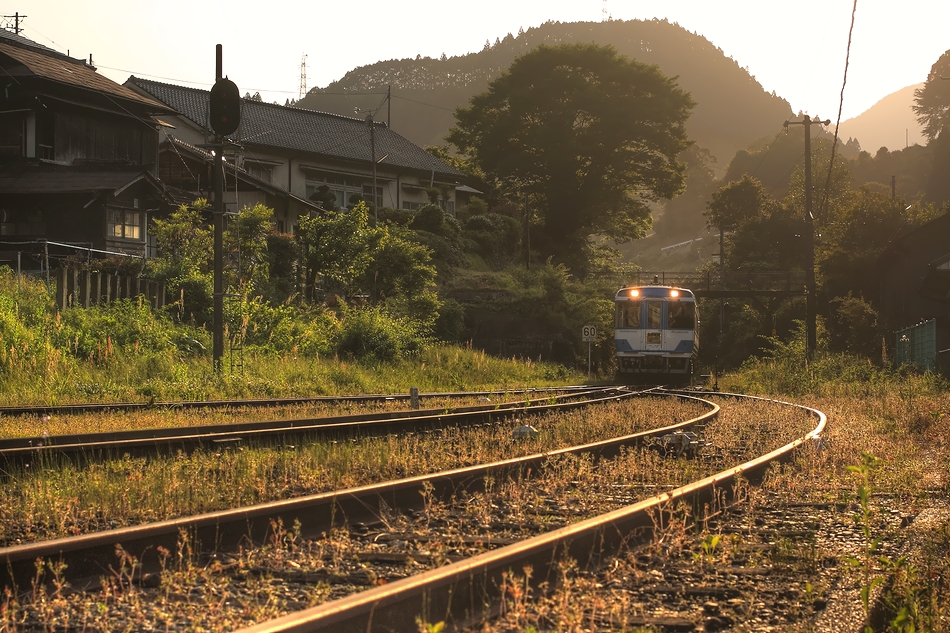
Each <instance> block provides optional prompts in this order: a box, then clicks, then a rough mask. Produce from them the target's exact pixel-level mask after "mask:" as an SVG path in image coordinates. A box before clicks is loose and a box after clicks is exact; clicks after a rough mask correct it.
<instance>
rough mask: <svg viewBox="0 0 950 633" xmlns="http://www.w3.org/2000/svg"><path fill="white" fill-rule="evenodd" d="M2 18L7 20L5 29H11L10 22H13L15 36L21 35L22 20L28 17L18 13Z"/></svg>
mask: <svg viewBox="0 0 950 633" xmlns="http://www.w3.org/2000/svg"><path fill="white" fill-rule="evenodd" d="M2 17H3V19H4V20H5V24H4V28H10V20H13V34H14V35H19V34H20V31H22V30H23V27H22V26H20V20H25V19H26V18H27V17H28V16H25V15H20V12H19V11H17V12H16V13H14V14H13V15H4V16H2Z"/></svg>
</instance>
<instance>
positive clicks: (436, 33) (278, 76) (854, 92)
mask: <svg viewBox="0 0 950 633" xmlns="http://www.w3.org/2000/svg"><path fill="white" fill-rule="evenodd" d="M852 7H853V0H826V1H825V2H817V3H816V2H809V3H785V2H781V3H780V2H777V1H775V0H720V1H719V2H714V1H712V0H606V1H605V0H544V1H541V0H480V1H479V2H464V3H463V2H454V1H452V0H448V1H446V0H401V2H394V1H392V0H389V1H387V2H382V1H380V0H355V1H349V2H346V1H344V2H341V1H333V0H322V1H320V2H301V1H299V0H298V1H290V0H270V1H269V2H249V1H247V0H231V1H230V2H220V1H218V0H198V1H197V2H195V1H188V2H186V1H183V0H165V1H164V2H159V3H145V2H128V1H127V0H96V1H92V0H29V1H28V2H24V3H15V2H8V1H7V0H0V10H2V15H13V14H14V13H15V12H19V13H20V14H21V15H22V14H25V15H26V18H25V19H24V20H23V22H22V24H21V26H22V27H23V31H22V33H21V34H22V35H24V36H26V37H28V38H30V39H33V40H35V41H37V42H39V43H41V44H44V45H46V46H50V47H51V48H55V49H57V50H60V51H62V52H68V53H69V54H70V55H72V56H73V57H77V58H85V59H88V58H89V55H90V54H92V56H93V62H94V64H95V65H96V66H97V67H98V69H99V71H100V72H101V73H102V74H104V75H106V76H108V77H109V78H111V79H113V80H115V81H118V82H120V83H121V82H124V81H125V80H126V79H127V78H128V76H129V75H130V74H135V75H138V76H142V77H147V78H152V79H158V80H160V81H167V82H169V83H179V84H183V85H193V86H197V87H202V86H204V87H209V86H210V85H211V83H212V82H213V81H214V51H215V44H222V45H223V49H224V73H225V74H226V75H228V76H229V77H230V78H231V79H232V80H234V81H235V82H236V83H237V85H238V87H239V89H240V90H241V92H242V94H243V93H244V92H251V93H252V94H253V93H254V92H258V91H259V92H260V93H261V95H262V96H263V97H264V98H265V100H267V101H277V102H279V103H284V101H285V100H286V99H288V98H296V97H297V96H298V91H299V86H300V67H301V57H302V56H303V55H304V54H306V55H307V66H306V77H307V86H308V88H312V87H315V86H319V87H324V86H326V85H327V84H328V83H330V82H332V81H334V80H336V79H339V78H341V77H342V76H343V75H345V74H346V73H347V72H348V71H349V70H352V69H353V68H356V67H358V66H362V65H367V64H372V63H375V62H377V61H380V60H386V59H400V58H405V57H415V56H416V55H422V56H423V57H425V56H430V57H439V56H441V55H442V54H443V53H445V54H446V55H448V56H449V57H451V56H454V55H464V54H466V53H469V52H475V51H479V50H481V49H482V47H483V46H484V44H485V40H490V41H491V42H494V41H495V38H496V37H501V38H504V37H505V35H506V34H508V33H512V34H517V32H518V29H519V28H524V29H525V30H527V29H528V28H529V27H532V26H539V25H541V24H543V23H544V22H547V21H549V20H551V21H559V22H577V21H588V22H599V21H601V20H603V19H604V17H605V9H606V14H607V15H608V16H609V17H612V18H613V19H623V20H631V19H652V18H654V17H656V18H661V19H662V18H666V19H668V20H669V21H670V22H677V23H679V24H680V26H683V27H684V28H686V29H688V30H690V31H695V32H697V33H699V34H700V35H703V36H705V37H706V38H707V39H708V40H710V41H711V42H712V43H713V44H715V45H716V46H718V47H719V48H721V49H722V50H723V52H724V53H725V54H726V55H727V56H730V57H732V58H733V59H735V60H736V61H737V62H738V63H739V65H740V66H743V67H747V68H748V70H749V72H750V73H751V74H752V75H753V76H755V78H756V79H757V80H758V81H759V83H761V84H762V86H763V87H764V88H765V89H766V90H767V91H769V92H771V91H773V90H774V91H775V92H776V93H777V94H778V95H780V96H782V97H784V98H785V99H786V100H787V101H788V102H789V103H790V104H791V106H792V109H793V110H794V111H796V112H798V111H802V112H805V113H808V114H811V115H817V116H820V117H821V118H822V119H825V118H829V119H831V120H832V121H835V120H836V119H837V117H838V104H839V96H840V92H841V85H842V79H843V76H844V70H845V53H846V48H847V42H848V29H849V27H850V24H851V10H852ZM947 49H950V0H917V1H915V2H910V1H908V0H904V1H902V2H895V1H894V0H858V2H857V12H856V14H855V24H854V33H853V40H852V45H851V55H850V66H849V69H848V79H847V86H846V88H845V92H844V107H843V112H842V118H841V120H842V121H844V120H847V119H848V118H851V117H854V116H856V115H858V114H860V113H862V112H863V111H865V110H867V109H868V108H870V107H871V106H872V105H874V104H875V103H876V102H877V101H878V100H880V99H882V98H883V97H885V96H887V95H888V94H890V93H892V92H895V91H897V90H899V89H901V88H903V87H905V86H909V85H911V84H916V83H920V82H923V81H924V80H925V79H926V77H927V73H928V72H929V71H930V67H931V66H932V65H933V63H934V62H935V61H936V60H937V58H938V57H940V55H941V54H942V53H943V52H944V51H946V50H947Z"/></svg>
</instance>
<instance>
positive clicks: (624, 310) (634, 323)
mask: <svg viewBox="0 0 950 633" xmlns="http://www.w3.org/2000/svg"><path fill="white" fill-rule="evenodd" d="M617 327H625V328H639V327H640V302H639V301H618V302H617Z"/></svg>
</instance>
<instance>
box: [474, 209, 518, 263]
mask: <svg viewBox="0 0 950 633" xmlns="http://www.w3.org/2000/svg"><path fill="white" fill-rule="evenodd" d="M522 232H523V231H522V228H521V223H520V222H518V220H516V219H514V218H511V217H508V216H507V215H500V214H498V213H483V214H480V215H473V216H472V217H470V218H469V219H468V221H467V222H465V229H464V231H463V232H462V236H463V238H465V239H466V240H468V241H469V242H470V243H472V244H474V245H475V253H477V254H478V255H480V256H481V257H482V258H484V259H485V261H488V262H491V263H492V264H494V265H496V266H500V265H504V264H506V263H508V262H511V261H512V260H514V259H515V258H517V257H519V256H520V254H521V235H522Z"/></svg>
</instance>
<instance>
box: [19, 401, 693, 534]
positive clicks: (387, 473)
mask: <svg viewBox="0 0 950 633" xmlns="http://www.w3.org/2000/svg"><path fill="white" fill-rule="evenodd" d="M702 411H703V409H702V408H701V407H699V406H698V405H695V404H692V403H682V402H681V403H671V402H670V401H669V400H667V399H647V400H635V401H626V402H622V403H615V404H609V405H602V406H595V407H592V408H589V409H585V410H583V411H575V412H569V413H567V414H563V415H559V416H554V415H547V416H544V417H543V418H541V419H539V420H536V421H535V420H532V424H534V425H535V426H536V427H537V428H538V429H539V430H540V431H541V434H540V436H539V437H537V438H535V439H531V440H526V441H519V442H513V441H512V439H511V429H512V428H513V427H512V425H510V424H509V425H498V426H491V427H485V428H473V429H467V428H461V429H456V428H449V429H445V430H443V431H440V432H431V433H424V434H407V435H391V436H386V437H373V438H362V439H341V440H339V441H333V440H320V441H316V442H310V443H301V444H300V445H299V446H262V447H247V448H240V449H235V450H227V451H221V452H209V451H196V452H195V453H192V454H189V455H186V454H177V455H174V456H168V457H159V458H154V459H144V458H137V459H133V458H128V457H126V458H121V459H115V460H111V461H107V462H104V463H100V464H93V465H90V466H87V467H82V466H78V465H75V464H72V463H70V462H69V461H68V460H58V459H54V460H51V461H50V462H48V463H44V464H33V465H32V466H31V467H30V468H21V469H8V472H7V473H6V476H5V478H4V485H3V486H2V487H0V542H4V543H12V542H16V541H17V540H18V539H19V540H23V541H26V540H36V539H43V538H52V537H55V536H64V535H68V534H72V533H77V532H85V531H90V530H98V529H106V528H109V527H115V526H118V525H127V524H132V523H139V522H144V521H155V520H160V519H165V518H171V517H175V516H181V515H189V514H196V513H200V512H207V511H212V510H219V509H223V508H229V507H237V506H242V505H249V504H254V503H261V502H265V501H272V500H276V499H283V498H288V497H293V496H299V495H303V494H311V493H316V492H322V491H328V490H335V489H340V488H347V487H353V486H358V485H362V484H367V483H371V482H377V481H384V480H388V479H396V478H400V477H408V476H413V475H418V474H423V473H430V472H437V471H440V470H447V469H450V468H456V467H459V466H463V465H472V464H479V463H486V462H491V461H495V460H499V459H505V458H509V457H515V456H519V455H525V454H530V453H534V452H538V451H545V450H551V449H554V448H560V447H565V446H572V445H577V444H583V443H586V442H590V441H594V440H597V439H604V438H607V437H613V436H616V435H623V434H627V433H632V432H635V431H637V430H641V429H645V428H650V427H652V426H655V421H656V420H658V419H662V420H664V421H665V420H670V419H671V418H672V419H677V420H681V419H687V418H689V417H694V416H696V415H699V413H701V412H702Z"/></svg>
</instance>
